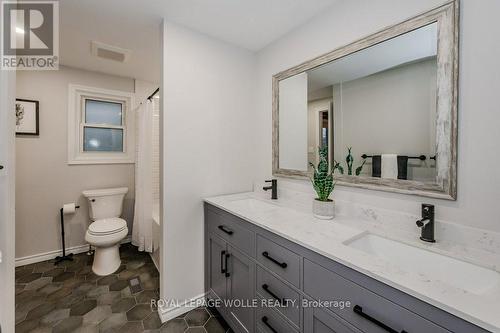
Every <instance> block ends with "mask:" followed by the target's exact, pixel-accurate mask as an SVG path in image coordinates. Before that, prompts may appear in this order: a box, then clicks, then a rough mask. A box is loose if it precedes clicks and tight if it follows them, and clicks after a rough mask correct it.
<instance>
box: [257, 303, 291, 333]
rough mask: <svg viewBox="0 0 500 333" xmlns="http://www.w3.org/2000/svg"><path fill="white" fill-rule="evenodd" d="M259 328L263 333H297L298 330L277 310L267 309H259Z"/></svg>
mask: <svg viewBox="0 0 500 333" xmlns="http://www.w3.org/2000/svg"><path fill="white" fill-rule="evenodd" d="M256 318H257V328H258V331H259V332H262V333H297V330H296V329H295V328H294V327H293V326H292V325H291V324H289V323H288V322H287V321H286V320H285V319H284V318H283V317H281V316H280V315H279V314H278V313H277V312H276V311H275V310H273V309H271V308H267V307H258V308H257V317H256Z"/></svg>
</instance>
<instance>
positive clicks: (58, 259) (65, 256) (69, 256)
mask: <svg viewBox="0 0 500 333" xmlns="http://www.w3.org/2000/svg"><path fill="white" fill-rule="evenodd" d="M64 206H67V205H64ZM78 208H80V206H77V205H75V209H78ZM71 213H74V211H73V212H71ZM59 214H60V217H61V240H62V256H57V257H56V258H55V262H54V265H57V264H59V263H60V262H62V261H64V260H68V261H73V253H68V254H66V242H65V240H64V214H65V212H64V208H63V207H61V209H60V210H59Z"/></svg>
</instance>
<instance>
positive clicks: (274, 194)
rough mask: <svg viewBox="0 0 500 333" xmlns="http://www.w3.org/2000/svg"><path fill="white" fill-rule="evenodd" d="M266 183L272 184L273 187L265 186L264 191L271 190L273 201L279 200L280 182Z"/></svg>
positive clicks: (269, 181) (274, 180)
mask: <svg viewBox="0 0 500 333" xmlns="http://www.w3.org/2000/svg"><path fill="white" fill-rule="evenodd" d="M266 183H271V186H264V187H263V188H262V189H263V190H264V191H267V190H271V199H273V200H276V199H278V180H277V179H271V180H266Z"/></svg>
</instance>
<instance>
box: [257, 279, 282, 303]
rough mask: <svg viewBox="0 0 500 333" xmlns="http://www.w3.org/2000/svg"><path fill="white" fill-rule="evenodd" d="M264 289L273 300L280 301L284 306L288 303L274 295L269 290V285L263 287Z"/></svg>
mask: <svg viewBox="0 0 500 333" xmlns="http://www.w3.org/2000/svg"><path fill="white" fill-rule="evenodd" d="M262 289H264V290H265V291H266V292H267V293H268V294H269V295H271V297H272V298H274V299H275V300H277V301H279V302H280V304H281V305H283V304H284V303H285V302H286V299H285V298H280V297H278V296H277V295H276V294H275V293H273V292H272V291H271V290H269V286H268V285H267V284H265V283H264V284H263V285H262Z"/></svg>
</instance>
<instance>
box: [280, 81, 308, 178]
mask: <svg viewBox="0 0 500 333" xmlns="http://www.w3.org/2000/svg"><path fill="white" fill-rule="evenodd" d="M278 98H279V101H280V106H279V107H280V112H279V123H280V131H279V151H280V159H279V166H280V168H282V169H292V170H304V171H305V170H307V169H308V165H307V126H304V124H307V73H301V74H297V75H294V76H292V77H289V78H287V79H285V80H282V81H281V82H280V83H279V97H278Z"/></svg>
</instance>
